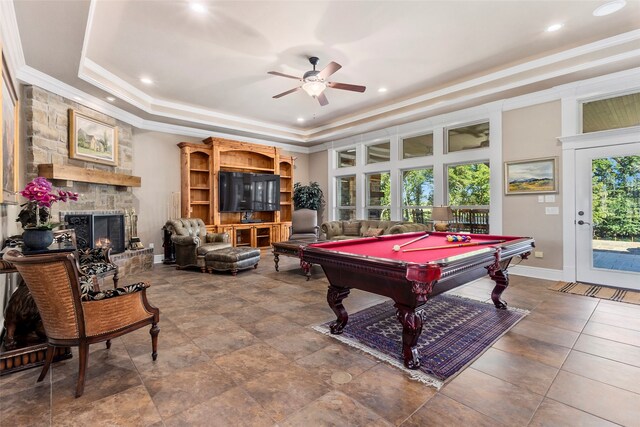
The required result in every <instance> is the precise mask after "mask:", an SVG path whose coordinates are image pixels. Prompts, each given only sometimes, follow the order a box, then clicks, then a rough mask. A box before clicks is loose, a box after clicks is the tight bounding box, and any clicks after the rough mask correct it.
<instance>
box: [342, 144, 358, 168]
mask: <svg viewBox="0 0 640 427" xmlns="http://www.w3.org/2000/svg"><path fill="white" fill-rule="evenodd" d="M355 165H356V149H355V148H350V149H348V150H344V151H338V167H339V168H348V167H351V166H355Z"/></svg>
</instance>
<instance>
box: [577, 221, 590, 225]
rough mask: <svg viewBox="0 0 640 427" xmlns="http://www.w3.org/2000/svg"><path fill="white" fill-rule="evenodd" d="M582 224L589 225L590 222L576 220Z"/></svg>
mask: <svg viewBox="0 0 640 427" xmlns="http://www.w3.org/2000/svg"><path fill="white" fill-rule="evenodd" d="M584 224H589V225H591V223H590V222H587V221H583V220H580V221H578V225H584Z"/></svg>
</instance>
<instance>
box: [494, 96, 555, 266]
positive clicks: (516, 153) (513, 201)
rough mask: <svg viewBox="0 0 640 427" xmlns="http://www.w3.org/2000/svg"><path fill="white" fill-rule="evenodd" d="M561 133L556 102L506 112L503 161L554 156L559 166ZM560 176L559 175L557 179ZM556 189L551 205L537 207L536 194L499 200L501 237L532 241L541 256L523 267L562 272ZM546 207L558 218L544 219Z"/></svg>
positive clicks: (503, 118)
mask: <svg viewBox="0 0 640 427" xmlns="http://www.w3.org/2000/svg"><path fill="white" fill-rule="evenodd" d="M560 129H561V110H560V102H559V101H556V102H550V103H546V104H540V105H535V106H532V107H526V108H521V109H518V110H512V111H506V112H505V113H504V114H503V116H502V132H503V134H502V147H503V148H502V154H503V161H505V162H508V161H514V160H527V159H536V158H541V157H552V156H557V157H558V165H560V155H561V154H562V149H561V147H560V144H559V143H558V141H557V140H556V137H558V136H559V135H560ZM503 174H504V172H503ZM559 175H560V171H558V179H560V176H559ZM503 179H504V177H503ZM559 189H560V191H559V193H558V194H555V201H554V202H545V203H540V202H538V195H535V194H527V195H510V196H506V195H503V197H502V215H503V229H502V231H503V233H504V234H505V235H515V236H531V237H533V238H535V240H536V251H538V252H542V253H543V256H544V257H543V258H534V256H533V254H532V255H531V258H530V259H529V260H527V261H524V262H523V265H524V264H526V265H527V266H531V267H542V268H551V269H557V270H561V269H562V209H561V208H562V195H563V188H562V182H560V186H559ZM503 194H504V192H503ZM547 207H557V208H558V210H559V215H546V214H545V208H547Z"/></svg>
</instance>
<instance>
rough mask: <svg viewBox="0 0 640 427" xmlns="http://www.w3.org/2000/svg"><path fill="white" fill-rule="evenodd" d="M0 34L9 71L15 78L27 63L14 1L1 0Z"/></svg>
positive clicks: (0, 44) (1, 45)
mask: <svg viewBox="0 0 640 427" xmlns="http://www.w3.org/2000/svg"><path fill="white" fill-rule="evenodd" d="M0 34H2V38H1V39H0V40H1V41H2V42H1V43H0V47H2V51H3V52H4V55H3V56H4V58H5V60H6V61H7V67H9V72H10V73H11V74H12V76H13V77H14V79H15V78H16V73H17V71H18V70H19V69H20V68H22V67H23V66H24V65H25V59H24V52H23V51H22V41H21V40H20V31H19V30H18V20H17V19H16V10H15V8H14V7H13V2H12V1H0Z"/></svg>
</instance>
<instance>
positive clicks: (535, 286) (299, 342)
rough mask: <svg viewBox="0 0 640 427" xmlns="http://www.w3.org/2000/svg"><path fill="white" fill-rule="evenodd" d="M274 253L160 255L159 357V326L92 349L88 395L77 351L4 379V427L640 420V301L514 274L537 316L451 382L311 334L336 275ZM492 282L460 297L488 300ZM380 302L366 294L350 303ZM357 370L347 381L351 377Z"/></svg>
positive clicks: (0, 384) (515, 296)
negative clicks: (202, 261) (242, 260)
mask: <svg viewBox="0 0 640 427" xmlns="http://www.w3.org/2000/svg"><path fill="white" fill-rule="evenodd" d="M280 266H281V268H280V270H281V271H280V272H279V273H278V272H275V270H274V267H273V256H272V255H271V254H270V253H268V252H263V254H262V261H261V263H260V265H259V267H258V269H257V270H250V271H245V272H242V273H240V274H239V275H238V276H237V277H231V276H229V275H225V274H213V275H210V274H202V273H199V272H197V271H176V270H175V269H174V268H172V267H169V266H164V265H155V266H154V269H153V271H151V272H147V273H145V274H141V275H139V276H138V277H135V278H134V277H127V278H125V279H124V280H123V282H124V283H131V282H132V281H133V280H134V279H144V280H148V281H150V282H151V283H152V288H151V289H150V291H149V299H150V301H151V302H152V304H154V305H156V306H158V307H160V309H161V317H160V319H161V322H160V327H161V331H160V336H159V355H158V360H157V361H156V362H152V360H151V355H150V351H151V342H150V338H149V333H148V328H144V329H142V330H139V331H137V332H134V333H131V334H129V335H126V336H124V337H121V338H118V339H116V340H114V342H113V345H112V347H111V349H110V350H107V349H106V348H105V347H104V345H102V344H100V345H94V346H92V347H91V355H90V359H89V369H88V377H87V383H86V387H85V393H84V395H83V396H82V397H81V398H79V399H75V398H74V390H75V381H76V373H77V359H76V358H73V359H70V360H68V361H63V362H59V363H57V364H55V365H53V366H52V369H51V371H50V374H49V375H48V376H47V377H46V379H45V381H43V382H42V383H39V384H36V382H35V381H36V378H37V376H38V374H39V368H36V369H31V370H27V371H23V372H19V373H14V374H11V375H8V376H4V377H1V378H0V425H2V426H9V425H11V426H27V425H28V426H39V425H43V426H46V425H55V426H57V425H70V426H71V425H82V426H86V425H92V426H93V425H132V426H161V425H166V426H186V425H202V426H274V425H278V426H328V425H335V426H365V425H366V426H391V425H402V426H485V425H486V426H609V425H625V426H634V425H635V426H638V425H640V306H634V305H629V304H622V303H614V302H609V301H604V300H598V299H593V298H589V297H582V296H575V295H567V294H561V293H557V292H552V291H548V290H547V289H546V288H547V286H548V285H549V284H550V283H549V282H547V281H544V280H537V279H530V278H525V277H520V276H512V277H511V285H510V287H509V289H507V290H506V291H505V293H504V297H505V299H506V300H507V301H508V302H509V304H510V305H512V306H514V307H520V308H525V309H528V310H531V314H530V315H529V316H527V317H526V318H525V319H524V320H523V321H522V322H520V323H519V324H518V325H516V327H514V328H513V329H512V330H511V331H510V332H509V333H507V334H506V335H505V336H504V337H502V338H501V339H500V340H499V341H497V342H496V343H495V345H494V346H493V347H492V348H491V349H489V350H488V351H487V352H486V353H484V355H482V356H481V357H480V358H479V359H477V360H476V361H475V362H474V363H473V364H472V365H471V366H470V367H469V368H467V369H466V370H464V371H463V372H462V373H461V374H460V375H458V376H457V377H456V378H454V379H453V380H451V381H450V382H449V383H448V384H446V385H445V386H444V387H443V388H442V389H441V390H440V391H436V390H434V389H432V388H428V387H426V386H424V385H422V384H420V383H417V382H414V381H411V380H409V379H408V378H407V376H406V374H405V373H404V372H402V371H400V370H397V369H395V368H392V367H390V366H388V365H386V364H385V363H381V362H378V361H377V360H376V359H374V358H372V357H370V356H369V355H367V354H365V353H362V352H360V351H358V350H355V349H353V348H351V347H348V346H346V345H343V344H342V343H340V342H337V341H335V340H333V339H331V338H329V337H326V336H323V335H321V334H319V333H317V332H315V331H313V330H312V329H311V328H310V327H309V326H310V325H314V324H317V323H321V322H325V321H327V320H330V319H332V318H333V314H332V312H331V311H330V309H329V308H328V306H327V303H326V301H325V290H326V286H327V282H326V279H325V278H324V274H323V273H322V271H321V269H320V268H319V267H314V270H313V277H312V279H311V281H309V282H306V281H305V278H304V276H303V275H302V274H301V271H300V269H299V268H298V267H297V262H296V260H295V259H292V258H286V257H281V259H280ZM492 287H493V285H492V283H491V282H490V281H489V280H485V279H482V280H479V281H476V282H474V283H472V284H469V285H467V286H465V287H462V288H459V289H458V290H457V291H456V293H458V294H462V295H465V296H468V297H471V298H483V299H486V298H487V297H488V294H489V290H490V289H491V288H492ZM381 300H382V299H381V297H378V296H375V295H371V294H368V293H364V292H360V291H352V293H351V295H350V296H349V297H348V298H347V299H346V300H345V306H346V307H347V310H349V311H350V312H355V311H357V310H360V309H363V308H365V307H367V306H370V305H373V304H376V303H378V302H380V301H381ZM346 373H348V374H349V375H350V376H351V378H352V379H351V380H350V381H348V382H345V378H346V379H348V378H349V375H345V374H346Z"/></svg>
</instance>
